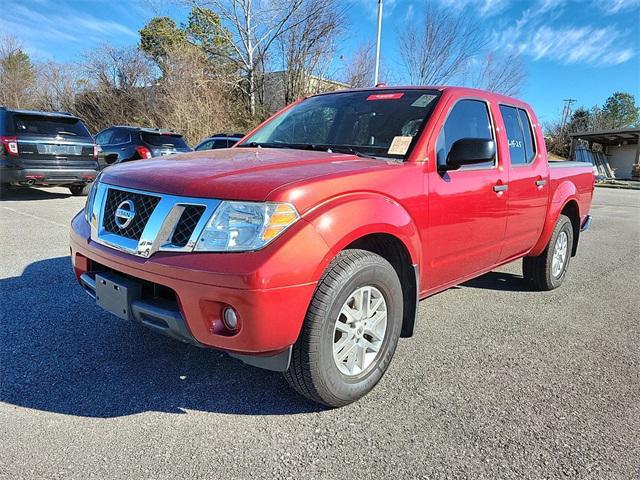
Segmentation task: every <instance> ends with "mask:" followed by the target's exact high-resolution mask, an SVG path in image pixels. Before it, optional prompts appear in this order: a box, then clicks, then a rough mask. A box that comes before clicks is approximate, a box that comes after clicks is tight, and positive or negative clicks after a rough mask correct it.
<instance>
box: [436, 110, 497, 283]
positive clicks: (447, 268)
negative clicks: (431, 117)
mask: <svg viewBox="0 0 640 480" xmlns="http://www.w3.org/2000/svg"><path fill="white" fill-rule="evenodd" d="M489 108H490V107H489V104H487V103H486V102H485V101H483V100H479V99H462V100H458V101H457V102H455V104H454V105H453V107H452V108H451V110H450V111H449V114H448V116H447V118H446V120H445V122H444V124H443V126H442V128H441V130H440V133H439V135H438V137H437V140H436V144H435V152H436V160H437V163H438V164H440V165H442V164H444V162H445V160H446V157H447V155H448V153H449V151H450V149H451V146H452V145H453V143H454V142H455V141H456V140H459V139H461V138H484V139H494V140H495V139H496V135H495V130H494V126H493V122H492V120H491V119H492V116H491V113H490V110H489ZM498 150H499V149H498ZM507 185H508V175H507V170H506V169H504V167H503V165H502V159H501V158H500V155H498V158H496V159H494V160H493V161H491V162H487V163H485V164H479V165H472V166H466V167H462V168H460V169H459V170H453V171H447V172H441V171H438V170H437V168H435V167H434V168H431V169H430V173H429V227H428V230H427V245H425V249H424V251H425V255H426V259H427V272H426V274H427V275H426V279H427V288H428V289H430V290H431V289H436V288H438V287H442V286H445V285H447V284H451V283H453V282H456V281H457V280H461V279H463V278H465V277H469V276H471V275H473V274H474V273H476V272H479V271H481V270H486V269H487V268H489V267H491V266H493V265H494V264H495V263H496V262H497V261H498V258H499V255H500V251H501V250H502V245H503V240H504V235H505V227H506V214H507V198H508V195H509V193H510V192H509V191H508V190H506V188H507Z"/></svg>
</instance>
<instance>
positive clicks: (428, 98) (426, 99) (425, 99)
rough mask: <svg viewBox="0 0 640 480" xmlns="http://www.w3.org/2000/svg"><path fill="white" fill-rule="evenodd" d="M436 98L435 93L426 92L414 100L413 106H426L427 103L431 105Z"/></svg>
mask: <svg viewBox="0 0 640 480" xmlns="http://www.w3.org/2000/svg"><path fill="white" fill-rule="evenodd" d="M434 98H436V96H435V95H427V94H426V93H425V94H424V95H420V96H419V97H418V98H417V99H416V101H415V102H413V103H412V104H411V106H412V107H420V108H424V107H426V106H427V105H429V104H430V103H431V102H432V101H433V99H434Z"/></svg>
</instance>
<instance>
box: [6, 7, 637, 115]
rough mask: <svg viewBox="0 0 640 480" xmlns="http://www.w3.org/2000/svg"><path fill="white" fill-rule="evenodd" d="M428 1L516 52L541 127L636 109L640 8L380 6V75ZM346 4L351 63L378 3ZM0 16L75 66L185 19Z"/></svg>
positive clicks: (56, 13)
mask: <svg viewBox="0 0 640 480" xmlns="http://www.w3.org/2000/svg"><path fill="white" fill-rule="evenodd" d="M428 1H431V2H437V3H439V4H440V5H441V6H442V7H444V8H447V9H452V10H462V11H463V13H464V14H465V15H468V16H469V18H471V19H472V21H474V22H479V25H481V27H482V30H483V32H484V35H486V38H487V39H488V40H489V44H490V45H491V48H492V49H493V50H494V51H496V52H498V53H500V52H503V51H506V50H507V49H515V50H516V51H518V52H520V54H521V56H522V59H523V61H524V66H525V70H526V72H527V79H526V82H525V84H524V85H523V88H522V89H521V93H520V94H519V95H518V96H519V97H520V98H522V99H523V100H525V101H527V102H528V103H530V104H531V105H532V106H533V107H534V109H535V110H536V112H537V114H538V117H539V118H540V120H541V121H542V122H550V121H553V120H555V119H556V118H558V117H559V116H560V113H561V111H562V107H563V99H566V98H573V99H576V100H577V101H576V103H575V104H574V107H577V106H585V107H591V106H593V105H602V104H603V103H604V101H605V100H606V98H607V97H608V96H609V95H611V94H612V93H613V92H615V91H627V92H630V93H632V94H634V95H635V96H636V98H637V99H638V102H640V0H555V1H554V0H531V1H525V0H492V1H491V0H384V9H383V11H384V15H383V30H382V47H381V58H382V63H383V65H384V70H385V71H387V72H395V71H400V70H401V69H402V63H401V60H400V58H399V56H398V46H397V38H398V33H399V32H401V31H402V30H403V28H406V26H407V25H409V24H411V23H412V22H419V21H420V19H421V18H424V15H425V9H426V5H427V2H428ZM345 2H346V4H347V5H348V9H347V17H348V20H349V24H350V26H349V28H348V30H347V32H346V34H345V36H344V38H343V39H342V40H341V42H340V45H341V51H340V53H341V54H342V56H343V57H344V58H346V59H348V58H349V54H350V53H352V52H353V51H354V50H355V49H356V48H357V47H358V46H359V45H361V44H362V43H364V42H369V41H371V42H373V41H375V35H376V14H377V0H345ZM0 12H2V14H1V15H0V36H3V35H7V34H10V35H13V36H15V37H17V38H18V39H19V40H20V41H21V42H22V43H23V44H24V46H25V49H26V51H27V52H28V53H29V55H30V56H31V57H32V58H33V60H34V61H46V60H54V61H58V62H73V61H77V60H79V59H81V57H82V55H83V53H85V52H87V51H90V50H91V48H93V47H95V46H97V45H99V44H101V43H105V42H109V43H112V44H115V45H119V46H127V45H135V44H136V43H137V41H138V31H139V30H140V28H142V27H143V26H144V24H145V23H146V22H147V21H148V20H149V19H150V18H152V17H153V16H155V15H169V16H171V17H173V18H174V19H175V20H176V21H177V22H178V23H180V22H181V21H183V20H184V19H185V18H186V14H187V12H188V10H187V9H186V8H184V7H183V6H181V4H180V2H179V1H178V0H175V1H171V0H129V1H125V0H56V1H53V0H0ZM5 12H6V13H7V14H5Z"/></svg>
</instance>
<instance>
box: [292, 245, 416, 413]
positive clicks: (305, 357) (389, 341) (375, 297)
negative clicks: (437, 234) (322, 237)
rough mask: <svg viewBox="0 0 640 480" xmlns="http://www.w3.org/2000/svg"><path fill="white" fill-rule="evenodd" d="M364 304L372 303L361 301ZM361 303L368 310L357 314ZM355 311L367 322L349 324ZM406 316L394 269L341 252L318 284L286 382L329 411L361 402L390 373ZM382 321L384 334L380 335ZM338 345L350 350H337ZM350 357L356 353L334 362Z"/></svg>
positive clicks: (366, 255)
mask: <svg viewBox="0 0 640 480" xmlns="http://www.w3.org/2000/svg"><path fill="white" fill-rule="evenodd" d="M367 292H368V294H367ZM358 298H360V301H359V302H357V299H358ZM365 298H367V299H368V300H369V301H363V299H365ZM381 298H382V300H383V302H381V300H380V299H381ZM349 302H353V303H349ZM358 303H359V304H360V305H367V307H365V308H364V309H362V308H361V309H360V310H358ZM383 303H384V305H383ZM352 307H353V309H352ZM374 307H375V310H374V311H373V312H371V309H372V308H374ZM345 309H346V310H345ZM345 311H347V312H349V315H348V316H347V315H345V313H344V312H345ZM354 311H355V312H356V313H358V312H359V313H358V314H360V313H362V314H364V317H365V318H366V320H364V321H353V322H351V321H350V320H349V318H348V317H350V318H351V319H352V320H353V319H354V318H356V316H352V312H354ZM366 312H369V314H370V317H369V316H367V314H366ZM383 312H386V320H384V318H385V316H384V315H383ZM402 315H403V294H402V287H401V285H400V280H399V278H398V275H397V274H396V271H395V270H394V268H393V267H392V266H391V264H390V263H389V262H388V261H386V260H385V259H384V258H382V257H381V256H379V255H377V254H375V253H372V252H369V251H365V250H356V249H351V250H344V251H342V252H340V254H338V256H337V257H336V258H335V259H334V260H333V261H332V262H331V264H330V265H329V267H328V268H327V270H326V271H325V273H324V275H323V277H322V279H321V280H320V282H319V283H318V286H317V288H316V291H315V293H314V296H313V298H312V300H311V305H310V306H309V310H308V312H307V315H306V318H305V321H304V324H303V327H302V331H301V333H300V336H299V338H298V341H297V342H296V343H295V344H294V346H293V352H292V358H291V364H290V366H289V369H288V370H287V371H286V372H285V374H284V376H285V378H286V379H287V381H288V382H289V384H290V385H291V386H292V387H293V388H294V389H295V390H296V391H297V392H299V393H300V394H302V395H304V396H305V397H307V398H309V399H311V400H313V401H314V402H317V403H320V404H322V405H326V406H328V407H340V406H343V405H347V404H349V403H352V402H354V401H356V400H358V399H359V398H361V397H363V396H364V395H366V394H367V393H368V392H369V391H370V390H371V389H372V388H373V387H374V386H375V385H376V384H377V383H378V381H379V380H380V379H381V378H382V375H384V372H385V371H386V370H387V367H388V366H389V363H390V362H391V359H392V358H393V354H394V352H395V349H396V345H397V344H398V339H399V338H400V331H401V329H402ZM384 321H386V324H384V325H386V328H385V329H384V332H383V333H381V332H382V327H383V322H384ZM369 329H373V330H375V331H376V333H375V334H374V333H373V330H369ZM345 330H348V332H349V333H346V332H345ZM376 336H377V337H380V336H381V337H382V339H380V338H376ZM350 339H351V340H350ZM341 342H343V343H341ZM340 345H346V346H344V347H343V349H342V350H339V348H340ZM363 345H365V347H363ZM373 347H377V348H378V349H377V351H373ZM350 348H351V349H350ZM336 349H338V350H337V352H336V353H334V350H336ZM348 351H352V352H354V353H351V354H350V355H348V356H347V357H346V358H345V359H343V360H340V359H334V356H337V357H342V356H344V354H345V353H348ZM361 352H365V354H364V355H360V353H361ZM354 355H355V357H354ZM354 358H355V360H354ZM368 362H370V363H368ZM361 367H363V368H361ZM350 369H351V371H349V370H350Z"/></svg>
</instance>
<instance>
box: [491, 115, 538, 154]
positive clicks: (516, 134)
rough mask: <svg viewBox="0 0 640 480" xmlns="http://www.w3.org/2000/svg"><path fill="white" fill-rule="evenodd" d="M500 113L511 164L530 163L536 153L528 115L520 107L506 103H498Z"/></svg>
mask: <svg viewBox="0 0 640 480" xmlns="http://www.w3.org/2000/svg"><path fill="white" fill-rule="evenodd" d="M500 113H501V114H502V120H503V121H504V126H505V130H506V134H507V141H508V143H509V157H510V158H511V165H525V164H527V163H531V162H532V161H533V159H534V157H535V154H536V153H535V148H534V143H533V132H532V129H531V123H530V122H529V116H528V115H527V113H526V112H525V111H524V110H522V109H521V108H515V107H510V106H507V105H500Z"/></svg>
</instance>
